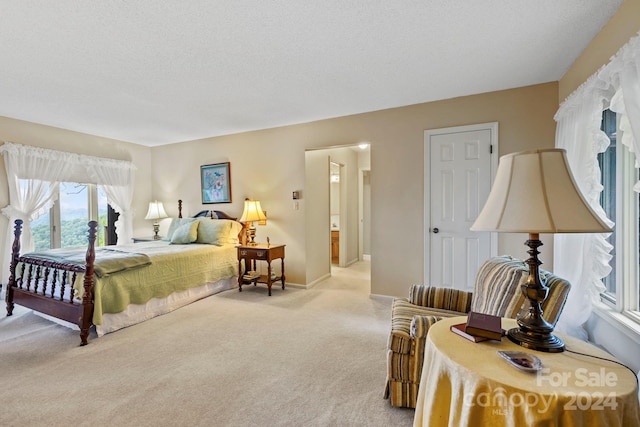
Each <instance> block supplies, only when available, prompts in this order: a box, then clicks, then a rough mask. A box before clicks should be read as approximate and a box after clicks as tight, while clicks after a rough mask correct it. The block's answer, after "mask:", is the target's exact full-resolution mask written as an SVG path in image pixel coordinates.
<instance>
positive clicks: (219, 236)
mask: <svg viewBox="0 0 640 427" xmlns="http://www.w3.org/2000/svg"><path fill="white" fill-rule="evenodd" d="M199 223H200V225H198V238H197V239H196V243H206V244H209V245H217V246H222V245H224V244H225V243H227V236H228V235H229V229H230V228H231V226H230V225H231V224H230V223H228V222H227V221H220V220H218V219H208V218H207V219H201V220H200V221H199Z"/></svg>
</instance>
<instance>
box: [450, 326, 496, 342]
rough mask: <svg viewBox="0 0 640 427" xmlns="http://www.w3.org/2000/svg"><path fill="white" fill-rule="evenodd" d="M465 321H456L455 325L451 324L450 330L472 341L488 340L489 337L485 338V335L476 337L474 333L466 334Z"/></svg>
mask: <svg viewBox="0 0 640 427" xmlns="http://www.w3.org/2000/svg"><path fill="white" fill-rule="evenodd" d="M466 326H467V324H466V323H458V324H455V325H451V332H453V333H455V334H458V335H460V336H461V337H464V338H466V339H468V340H469V341H473V342H482V341H487V340H489V338H485V337H478V336H476V335H471V334H468V333H467V331H466Z"/></svg>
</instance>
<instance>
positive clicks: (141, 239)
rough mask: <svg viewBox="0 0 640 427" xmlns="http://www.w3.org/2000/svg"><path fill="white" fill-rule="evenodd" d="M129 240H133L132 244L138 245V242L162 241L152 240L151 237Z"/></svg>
mask: <svg viewBox="0 0 640 427" xmlns="http://www.w3.org/2000/svg"><path fill="white" fill-rule="evenodd" d="M131 240H133V243H140V242H153V241H155V240H162V239H154V238H153V236H146V237H132V238H131Z"/></svg>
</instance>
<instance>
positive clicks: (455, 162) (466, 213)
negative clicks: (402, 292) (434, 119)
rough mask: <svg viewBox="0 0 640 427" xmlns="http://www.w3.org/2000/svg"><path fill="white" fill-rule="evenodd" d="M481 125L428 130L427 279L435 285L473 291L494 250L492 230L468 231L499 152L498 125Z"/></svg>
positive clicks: (483, 198) (426, 202) (488, 187)
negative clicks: (495, 155)
mask: <svg viewBox="0 0 640 427" xmlns="http://www.w3.org/2000/svg"><path fill="white" fill-rule="evenodd" d="M482 127H483V125H477V126H465V127H463V128H450V129H448V130H447V129H441V130H440V131H428V132H426V137H425V143H426V144H425V145H426V146H425V154H426V153H427V151H426V150H427V149H428V150H429V151H428V153H429V154H428V155H429V160H428V161H429V167H428V169H429V175H428V176H425V179H428V183H425V188H427V186H428V191H427V194H428V197H429V200H427V201H425V205H427V204H428V207H427V206H425V213H427V209H428V213H427V214H426V216H427V218H428V221H429V222H427V223H425V233H426V236H425V251H428V253H425V261H427V262H428V267H427V268H425V270H428V275H427V271H425V276H426V277H425V279H427V280H426V282H427V283H428V284H430V285H432V286H442V287H449V288H455V289H461V290H466V291H471V290H473V285H474V281H475V277H476V274H477V272H478V269H479V267H480V265H481V264H482V263H483V262H484V261H485V260H486V259H488V258H489V257H491V256H493V255H495V250H496V249H495V248H492V236H491V233H488V232H473V231H470V230H469V228H470V227H471V225H472V224H473V222H474V221H475V219H476V217H477V216H478V213H479V212H480V210H481V209H482V207H483V206H484V202H485V201H486V199H487V196H488V195H489V191H490V190H491V181H492V158H493V157H494V156H493V154H492V149H493V150H495V151H496V152H497V147H492V142H493V141H494V139H496V138H497V124H489V125H484V128H482ZM493 127H496V128H495V129H494V128H493ZM494 133H495V134H494ZM495 141H496V142H497V139H496V140H495ZM427 225H428V227H427ZM426 242H429V243H428V244H427V243H426Z"/></svg>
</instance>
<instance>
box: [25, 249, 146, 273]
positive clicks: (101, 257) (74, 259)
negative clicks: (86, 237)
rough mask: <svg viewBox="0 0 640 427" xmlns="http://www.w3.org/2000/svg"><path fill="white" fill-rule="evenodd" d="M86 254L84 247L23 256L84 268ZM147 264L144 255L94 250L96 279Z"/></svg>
mask: <svg viewBox="0 0 640 427" xmlns="http://www.w3.org/2000/svg"><path fill="white" fill-rule="evenodd" d="M86 253H87V248H86V247H74V248H60V249H49V250H45V251H39V252H31V253H29V254H26V255H25V256H26V257H29V258H36V259H42V260H50V261H55V262H62V263H65V264H71V265H79V266H83V267H84V265H85V257H86ZM149 264H151V258H149V256H148V255H146V254H142V253H138V252H132V251H128V250H121V249H114V248H106V247H99V248H96V259H95V262H94V263H93V269H94V273H95V275H96V276H97V277H106V276H108V275H110V274H113V273H117V272H119V271H123V270H130V269H132V268H138V267H144V266H145V265H149Z"/></svg>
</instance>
